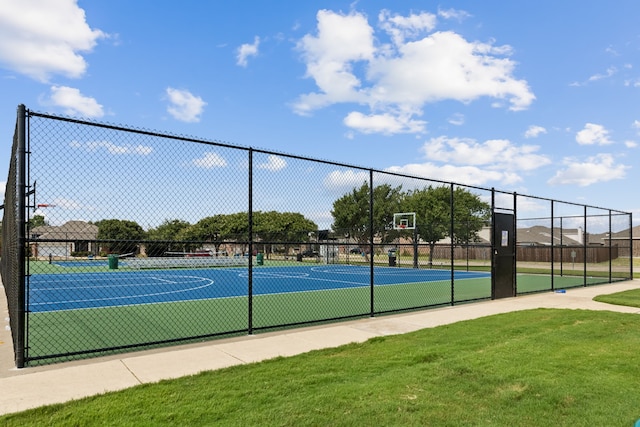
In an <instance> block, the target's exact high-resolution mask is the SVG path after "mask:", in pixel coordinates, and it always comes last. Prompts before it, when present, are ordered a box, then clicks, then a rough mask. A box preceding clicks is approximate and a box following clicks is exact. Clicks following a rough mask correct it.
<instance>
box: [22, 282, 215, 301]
mask: <svg viewBox="0 0 640 427" xmlns="http://www.w3.org/2000/svg"><path fill="white" fill-rule="evenodd" d="M177 277H186V278H191V279H199V280H196V281H200V282H208V283H204V284H203V285H201V286H196V287H191V288H185V289H176V290H170V291H164V292H153V293H146V294H139V295H121V296H116V297H108V298H106V297H105V298H87V299H78V300H64V301H47V302H41V303H37V302H36V303H30V304H29V305H30V306H39V305H53V304H70V303H88V302H97V301H114V300H120V299H133V298H148V297H152V296H158V295H168V294H178V293H184V292H190V291H195V290H198V289H204V288H207V287H209V286H211V285H213V283H214V281H213V280H211V279H207V278H204V277H197V276H177ZM176 283H179V282H176ZM185 283H194V282H185ZM133 286H139V285H130V286H129V287H133ZM145 286H146V285H145Z"/></svg>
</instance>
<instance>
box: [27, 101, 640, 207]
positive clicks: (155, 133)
mask: <svg viewBox="0 0 640 427" xmlns="http://www.w3.org/2000/svg"><path fill="white" fill-rule="evenodd" d="M21 106H22V105H21ZM19 107H20V106H19ZM25 115H26V116H27V117H41V118H45V119H51V120H58V121H63V122H68V123H76V124H80V125H87V126H94V127H100V128H104V129H110V130H115V131H122V132H131V133H136V134H140V135H146V136H152V137H157V138H167V139H173V140H180V141H186V142H193V143H198V144H207V145H215V146H218V147H224V148H232V149H237V150H244V151H251V152H254V153H262V154H267V155H270V154H274V155H278V156H284V157H289V158H292V159H297V160H305V161H311V162H318V163H324V164H328V165H334V166H340V167H345V168H352V169H360V170H364V171H369V172H373V173H380V174H385V175H391V176H397V177H401V178H409V179H416V180H421V181H429V182H434V183H438V184H446V185H451V186H457V187H465V188H471V189H474V190H481V191H488V192H494V193H498V194H507V195H513V196H514V197H517V196H520V197H527V198H532V199H537V200H546V201H549V202H552V203H553V202H558V203H564V204H568V205H574V206H584V207H586V208H591V209H602V210H608V211H610V212H616V213H618V214H622V215H630V214H631V213H630V212H625V211H621V210H616V209H609V208H603V207H599V206H592V205H585V204H580V203H575V202H566V201H562V200H556V199H551V198H548V197H541V196H532V195H527V194H519V193H516V192H509V191H505V190H497V189H495V188H494V187H491V188H488V187H480V186H475V185H471V184H461V183H456V182H451V181H443V180H439V179H435V178H427V177H424V176H416V175H409V174H403V173H399V172H392V171H385V170H379V169H373V168H367V167H364V166H357V165H353V164H348V163H341V162H336V161H331V160H322V159H317V158H312V157H307V156H299V155H295V154H289V153H283V152H278V151H272V150H266V149H260V148H254V147H247V146H242V145H239V144H233V143H230V142H223V141H217V140H208V139H204V138H195V137H192V136H186V135H178V134H172V133H169V132H159V131H155V130H148V129H140V128H136V127H133V126H125V125H116V124H111V123H105V122H100V121H97V120H89V119H80V118H74V117H69V116H64V115H58V114H51V113H41V112H37V111H33V110H29V109H25Z"/></svg>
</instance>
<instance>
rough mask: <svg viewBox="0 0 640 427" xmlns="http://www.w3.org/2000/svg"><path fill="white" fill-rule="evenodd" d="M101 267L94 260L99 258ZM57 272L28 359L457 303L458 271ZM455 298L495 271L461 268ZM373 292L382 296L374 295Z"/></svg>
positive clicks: (41, 300) (46, 279)
mask: <svg viewBox="0 0 640 427" xmlns="http://www.w3.org/2000/svg"><path fill="white" fill-rule="evenodd" d="M92 265H93V264H92ZM69 270H71V271H70V272H68V273H67V272H65V271H64V270H62V271H60V270H58V272H57V273H43V274H33V275H31V277H30V279H29V295H28V301H29V302H28V305H29V307H28V311H29V313H28V319H29V320H28V321H29V325H30V328H29V334H28V337H27V340H28V347H27V348H28V352H29V354H28V357H29V359H30V360H31V361H32V363H35V364H38V363H39V361H43V362H44V363H50V362H54V361H56V360H58V358H59V360H68V359H69V358H70V357H73V356H74V355H76V356H81V355H83V354H93V355H98V354H109V353H112V352H113V351H122V350H126V349H135V348H138V347H142V346H145V347H148V346H150V345H151V346H152V345H154V344H157V345H166V344H167V343H171V342H176V343H180V342H185V341H186V342H189V341H194V340H195V341H198V340H203V339H209V338H211V337H215V336H233V335H244V334H247V333H248V332H250V331H258V330H268V329H273V328H282V327H291V326H295V325H303V324H310V323H316V322H322V321H333V320H337V319H347V318H358V317H367V316H370V315H371V312H372V309H373V311H374V312H375V313H383V312H390V311H397V310H407V309H412V308H419V307H428V306H438V305H447V304H450V303H451V299H452V287H451V271H449V270H436V269H433V270H430V269H420V270H418V269H412V268H398V267H375V268H374V287H373V288H372V287H371V284H370V271H371V270H370V268H369V267H368V266H356V265H326V264H313V265H309V264H305V265H300V266H291V265H288V266H278V265H275V266H267V265H265V266H260V267H254V268H253V270H252V280H251V295H249V270H248V268H243V267H236V268H208V269H162V270H160V269H158V270H126V269H120V270H102V271H95V272H86V271H84V272H83V271H75V272H73V269H72V268H70V269H69ZM454 280H455V282H454V283H455V285H454V289H455V294H456V295H455V299H456V301H464V300H472V299H481V298H489V297H490V292H491V285H490V282H491V278H490V275H489V274H488V273H487V272H468V271H460V272H455V273H454ZM372 296H373V300H372Z"/></svg>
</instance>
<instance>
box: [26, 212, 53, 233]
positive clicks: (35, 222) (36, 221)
mask: <svg viewBox="0 0 640 427" xmlns="http://www.w3.org/2000/svg"><path fill="white" fill-rule="evenodd" d="M43 225H49V224H48V223H47V221H45V219H44V215H34V216H33V217H31V219H29V228H30V229H31V230H33V229H34V228H36V227H41V226H43Z"/></svg>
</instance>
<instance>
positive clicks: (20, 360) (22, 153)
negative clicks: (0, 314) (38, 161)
mask: <svg viewBox="0 0 640 427" xmlns="http://www.w3.org/2000/svg"><path fill="white" fill-rule="evenodd" d="M25 116H26V107H25V106H24V105H23V104H21V105H19V106H18V118H17V131H18V150H17V160H18V168H17V169H18V170H17V180H16V193H17V199H18V200H16V205H17V218H16V223H17V224H16V226H17V231H18V251H17V252H18V281H19V283H20V286H19V290H18V321H17V326H18V330H17V331H16V333H17V339H16V343H15V344H16V348H15V358H16V366H17V367H18V368H23V367H24V362H25V337H26V335H27V331H26V329H25V328H26V315H27V312H26V310H25V306H26V304H25V303H26V301H25V295H26V289H25V287H26V283H27V280H26V275H25V247H24V246H25V244H26V236H25V210H26V207H25V203H26V200H25V190H26V185H27V183H26V176H27V175H26V170H27V168H26V157H27V153H26V126H25ZM10 208H13V207H10Z"/></svg>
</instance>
